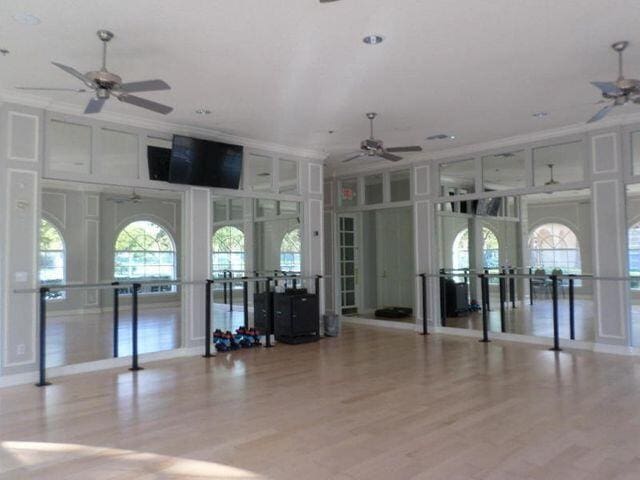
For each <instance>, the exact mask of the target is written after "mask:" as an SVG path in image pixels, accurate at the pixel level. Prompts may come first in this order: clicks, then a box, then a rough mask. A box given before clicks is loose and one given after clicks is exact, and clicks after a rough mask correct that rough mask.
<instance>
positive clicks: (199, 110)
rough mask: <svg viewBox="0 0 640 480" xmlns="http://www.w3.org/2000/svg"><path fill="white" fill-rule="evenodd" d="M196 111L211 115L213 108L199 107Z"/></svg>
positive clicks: (199, 113)
mask: <svg viewBox="0 0 640 480" xmlns="http://www.w3.org/2000/svg"><path fill="white" fill-rule="evenodd" d="M196 113H197V114H198V115H211V110H209V109H207V108H199V109H197V110H196Z"/></svg>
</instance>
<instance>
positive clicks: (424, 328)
mask: <svg viewBox="0 0 640 480" xmlns="http://www.w3.org/2000/svg"><path fill="white" fill-rule="evenodd" d="M420 280H421V283H422V335H429V331H428V330H427V276H426V275H425V274H424V273H421V274H420Z"/></svg>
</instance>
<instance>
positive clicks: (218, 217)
mask: <svg viewBox="0 0 640 480" xmlns="http://www.w3.org/2000/svg"><path fill="white" fill-rule="evenodd" d="M227 206H228V200H227V199H226V198H217V199H215V200H214V201H213V221H214V222H216V223H217V222H226V221H227V220H229V216H228V215H227Z"/></svg>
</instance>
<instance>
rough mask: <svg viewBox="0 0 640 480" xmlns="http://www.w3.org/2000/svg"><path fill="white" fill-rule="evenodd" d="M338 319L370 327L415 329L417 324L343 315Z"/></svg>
mask: <svg viewBox="0 0 640 480" xmlns="http://www.w3.org/2000/svg"><path fill="white" fill-rule="evenodd" d="M340 321H341V322H344V323H351V324H354V325H368V326H370V327H384V328H394V329H396V330H410V331H412V332H413V331H416V330H417V326H416V324H415V323H406V322H394V321H392V320H379V319H373V318H372V319H368V318H362V317H345V316H341V317H340Z"/></svg>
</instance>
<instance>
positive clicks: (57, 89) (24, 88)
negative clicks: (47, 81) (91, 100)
mask: <svg viewBox="0 0 640 480" xmlns="http://www.w3.org/2000/svg"><path fill="white" fill-rule="evenodd" d="M15 88H16V89H17V90H30V91H31V90H33V91H47V92H76V93H84V92H86V91H87V89H86V88H48V87H15Z"/></svg>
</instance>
